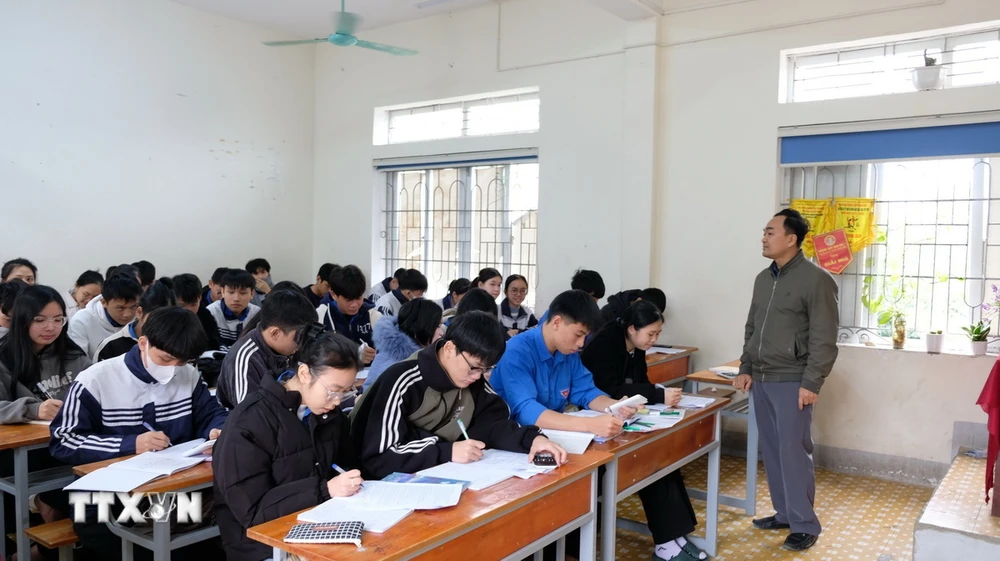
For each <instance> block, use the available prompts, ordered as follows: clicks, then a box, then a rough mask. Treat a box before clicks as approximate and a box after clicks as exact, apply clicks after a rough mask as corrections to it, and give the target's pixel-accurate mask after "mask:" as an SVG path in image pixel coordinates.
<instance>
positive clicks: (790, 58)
mask: <svg viewBox="0 0 1000 561" xmlns="http://www.w3.org/2000/svg"><path fill="white" fill-rule="evenodd" d="M925 51H926V53H927V56H928V57H932V58H934V59H936V61H937V64H938V65H940V66H943V67H944V71H943V72H944V76H945V78H944V87H945V88H958V87H965V86H979V85H985V84H997V83H1000V25H998V24H997V23H996V22H992V26H987V24H984V25H980V26H978V29H975V30H969V29H968V28H964V29H963V30H962V31H958V30H937V31H933V32H930V33H924V34H920V35H919V36H914V35H910V36H907V38H906V39H901V40H892V38H882V39H878V40H874V41H872V42H869V43H867V44H860V45H859V44H857V43H853V44H850V45H849V46H841V47H836V46H825V47H818V48H815V49H810V50H796V51H788V52H786V53H784V54H785V57H786V69H787V71H786V79H785V82H786V83H785V84H784V90H785V91H784V99H782V101H787V102H790V103H796V102H803V101H817V100H823V99H839V98H846V97H864V96H875V95H884V94H895V93H904V92H912V91H916V87H915V86H914V84H913V78H912V76H911V70H912V69H913V68H916V67H919V66H923V65H924V52H925Z"/></svg>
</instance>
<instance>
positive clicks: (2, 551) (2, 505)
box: [0, 491, 7, 559]
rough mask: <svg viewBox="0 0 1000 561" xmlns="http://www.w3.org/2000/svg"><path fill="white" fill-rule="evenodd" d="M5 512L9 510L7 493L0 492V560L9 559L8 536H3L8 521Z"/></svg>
mask: <svg viewBox="0 0 1000 561" xmlns="http://www.w3.org/2000/svg"><path fill="white" fill-rule="evenodd" d="M5 510H7V493H4V492H3V491H0V559H6V558H7V536H5V535H2V534H4V532H5V531H6V529H7V519H6V518H4V511H5Z"/></svg>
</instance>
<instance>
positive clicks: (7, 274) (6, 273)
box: [0, 257, 38, 284]
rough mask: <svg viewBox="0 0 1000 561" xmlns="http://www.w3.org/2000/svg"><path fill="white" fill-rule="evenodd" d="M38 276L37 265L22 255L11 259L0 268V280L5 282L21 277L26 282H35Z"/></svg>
mask: <svg viewBox="0 0 1000 561" xmlns="http://www.w3.org/2000/svg"><path fill="white" fill-rule="evenodd" d="M37 276H38V267H35V264H34V263H32V262H31V261H28V260H27V259H25V258H23V257H18V258H17V259H11V260H10V261H8V262H6V263H4V264H3V268H0V282H7V281H9V280H11V279H21V280H22V281H24V282H25V283H26V284H35V278H36V277H37Z"/></svg>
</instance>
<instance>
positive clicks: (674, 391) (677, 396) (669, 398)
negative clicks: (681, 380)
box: [663, 388, 681, 407]
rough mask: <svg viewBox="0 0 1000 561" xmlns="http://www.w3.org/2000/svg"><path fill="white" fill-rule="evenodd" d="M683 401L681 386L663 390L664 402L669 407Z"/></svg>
mask: <svg viewBox="0 0 1000 561" xmlns="http://www.w3.org/2000/svg"><path fill="white" fill-rule="evenodd" d="M680 402H681V389H680V388H667V389H665V390H663V404H664V405H667V406H668V407H675V406H676V405H677V404H678V403H680Z"/></svg>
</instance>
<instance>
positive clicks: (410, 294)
mask: <svg viewBox="0 0 1000 561" xmlns="http://www.w3.org/2000/svg"><path fill="white" fill-rule="evenodd" d="M426 291H427V277H425V276H424V274H423V273H421V272H420V271H418V270H416V269H407V270H406V272H405V273H404V274H403V278H402V279H401V280H400V281H399V288H397V289H395V290H393V291H392V292H390V293H388V294H386V295H385V296H382V297H381V298H379V299H378V302H375V309H376V310H378V313H380V314H382V315H383V316H394V315H396V314H397V313H399V308H401V307H402V306H403V304H405V303H406V302H408V301H410V300H413V299H414V298H422V297H423V296H424V292H426Z"/></svg>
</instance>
